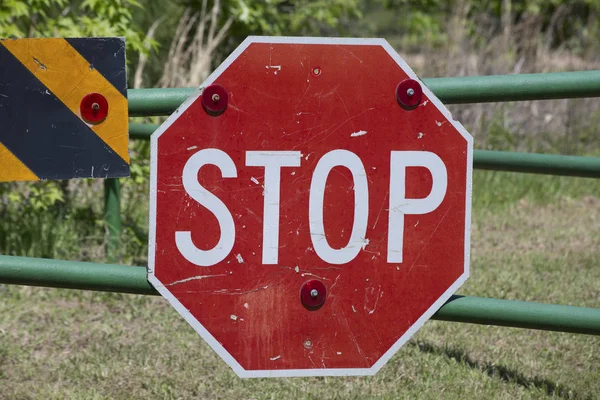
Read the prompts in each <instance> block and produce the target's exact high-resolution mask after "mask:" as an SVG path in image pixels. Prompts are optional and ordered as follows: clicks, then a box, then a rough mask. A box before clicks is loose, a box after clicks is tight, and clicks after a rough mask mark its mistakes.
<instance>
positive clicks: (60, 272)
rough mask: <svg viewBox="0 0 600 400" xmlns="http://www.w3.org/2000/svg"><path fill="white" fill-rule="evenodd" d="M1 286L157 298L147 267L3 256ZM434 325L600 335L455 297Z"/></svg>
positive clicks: (536, 311)
mask: <svg viewBox="0 0 600 400" xmlns="http://www.w3.org/2000/svg"><path fill="white" fill-rule="evenodd" d="M0 283H8V284H15V285H30V286H45V287H59V288H69V289H86V290H99V291H107V292H124V293H137V294H152V295H156V294H157V293H156V292H155V291H154V289H153V288H152V286H150V284H149V283H148V281H147V280H146V268H143V267H130V266H122V265H114V264H95V263H86V262H79V261H60V260H48V259H42V258H27V257H12V256H2V255H0ZM433 319H438V320H443V321H457V322H468V323H474V324H484V325H500V326H512V327H517V328H528V329H542V330H550V331H561V332H573V333H584V334H591V335H600V308H584V307H573V306H563V305H555V304H543V303H533V302H526V301H515V300H500V299H489V298H483V297H470V296H452V298H451V299H450V300H449V301H448V302H446V304H444V305H443V306H442V308H440V309H439V310H438V312H437V313H436V314H435V315H434V316H433Z"/></svg>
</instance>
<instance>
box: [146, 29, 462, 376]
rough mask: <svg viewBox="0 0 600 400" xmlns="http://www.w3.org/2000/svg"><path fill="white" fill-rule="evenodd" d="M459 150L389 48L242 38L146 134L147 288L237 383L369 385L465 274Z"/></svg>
mask: <svg viewBox="0 0 600 400" xmlns="http://www.w3.org/2000/svg"><path fill="white" fill-rule="evenodd" d="M472 152H473V151H472V138H471V136H470V135H469V134H468V132H466V130H465V129H464V128H463V127H462V126H461V125H460V124H459V123H458V122H456V121H454V120H453V119H452V116H451V115H450V113H449V112H448V110H447V109H446V108H445V107H444V106H443V105H442V104H441V102H440V101H439V100H438V99H437V98H436V97H435V96H434V95H433V94H432V93H431V92H430V91H429V90H428V89H427V87H426V86H425V85H424V84H423V83H422V82H421V81H420V80H419V79H418V78H417V76H416V75H415V74H414V72H413V71H412V70H411V69H410V68H409V67H408V66H407V65H406V63H405V62H404V61H403V60H402V59H401V58H400V56H398V54H396V53H395V52H394V50H393V49H392V48H391V46H390V45H389V44H388V43H387V42H386V41H385V40H381V39H368V40H362V39H324V38H272V37H250V38H248V39H247V40H246V41H244V42H243V43H242V44H241V45H240V46H239V47H238V48H237V49H236V50H235V51H234V53H233V54H232V55H231V56H230V57H229V58H227V60H226V61H225V62H224V63H223V64H222V65H221V66H220V67H219V68H218V69H217V70H216V71H215V72H214V73H213V74H212V75H211V76H210V77H209V78H208V79H207V80H206V82H204V84H203V85H202V87H201V88H200V89H199V90H198V91H197V92H196V94H195V95H193V96H191V97H190V98H189V99H188V100H187V101H186V102H185V103H184V104H183V105H182V106H181V107H180V108H179V109H178V110H177V111H176V112H175V113H174V114H173V115H172V116H171V117H170V118H169V119H168V120H167V121H166V122H165V123H164V124H163V125H162V126H161V127H160V129H159V130H158V131H157V132H156V133H155V134H154V135H153V136H152V173H151V195H150V197H151V204H150V249H149V267H148V279H149V280H150V282H151V283H152V284H153V285H154V287H155V288H156V289H157V290H158V291H159V292H160V293H161V294H162V295H163V296H164V297H165V298H166V299H167V300H168V301H169V303H171V305H173V306H174V307H175V309H176V310H177V311H178V312H179V313H180V314H181V315H182V316H183V317H184V318H185V319H186V320H187V321H188V322H189V323H190V324H191V325H192V326H193V327H194V329H195V330H196V331H197V332H198V333H199V334H200V335H201V336H202V337H203V338H204V339H205V340H206V341H207V342H208V344H209V345H210V346H212V348H213V349H214V350H215V351H216V352H217V353H218V354H219V355H220V356H221V357H222V358H223V359H224V360H225V361H226V362H227V363H228V364H229V365H230V366H231V367H232V368H233V370H234V371H235V372H236V373H237V374H238V375H239V376H241V377H265V376H309V375H370V374H374V373H375V372H376V371H377V370H379V369H380V368H381V367H382V366H383V365H384V364H385V362H386V361H387V360H389V359H390V357H391V356H392V355H393V354H394V353H395V352H396V351H397V350H398V348H399V347H400V346H401V345H402V344H403V343H405V342H406V341H407V340H408V339H409V337H410V336H411V335H412V334H414V333H415V332H416V330H417V329H418V328H419V327H420V326H422V325H423V323H424V322H425V321H426V320H427V319H428V318H429V317H431V315H432V314H433V313H435V311H437V310H438V309H439V307H441V306H442V304H443V303H444V302H445V301H446V300H448V298H449V297H450V296H451V295H452V294H453V293H454V292H455V291H456V290H457V289H458V288H459V287H460V285H461V284H462V283H463V282H465V280H466V279H467V277H468V274H469V233H470V205H471V171H472Z"/></svg>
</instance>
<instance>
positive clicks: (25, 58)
mask: <svg viewBox="0 0 600 400" xmlns="http://www.w3.org/2000/svg"><path fill="white" fill-rule="evenodd" d="M127 118H128V116H127V78H126V70H125V40H124V39H123V38H76V39H54V38H52V39H4V40H0V181H19V180H38V179H69V178H107V177H122V176H128V175H129V153H128V126H127Z"/></svg>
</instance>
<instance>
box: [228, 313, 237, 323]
mask: <svg viewBox="0 0 600 400" xmlns="http://www.w3.org/2000/svg"><path fill="white" fill-rule="evenodd" d="M229 318H231V320H232V321H237V319H238V317H237V315H233V314H231V316H230V317H229Z"/></svg>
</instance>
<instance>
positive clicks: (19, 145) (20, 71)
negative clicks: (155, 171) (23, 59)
mask: <svg viewBox="0 0 600 400" xmlns="http://www.w3.org/2000/svg"><path fill="white" fill-rule="evenodd" d="M0 142H1V143H2V144H4V146H6V147H7V148H8V149H9V150H10V151H11V152H12V153H13V154H14V155H15V156H16V157H17V158H19V160H21V161H22V162H23V163H24V164H25V165H26V166H27V167H29V169H31V171H33V173H34V174H36V175H37V176H38V177H40V178H41V179H69V178H105V177H122V176H128V175H129V165H127V163H126V162H125V161H124V160H123V159H122V158H121V157H119V155H118V154H116V153H115V152H114V151H113V150H112V149H111V148H110V147H109V146H108V145H107V144H106V143H104V142H103V141H102V139H100V138H99V137H98V136H97V135H96V134H95V133H94V132H93V131H92V130H91V129H90V128H89V127H88V126H87V125H86V124H85V123H84V122H83V121H82V120H81V119H79V117H77V116H76V115H75V114H73V113H72V112H71V110H69V109H68V108H67V106H65V105H64V104H63V103H62V102H61V101H60V100H59V99H57V98H56V96H54V94H52V93H51V92H50V91H49V90H48V89H47V88H46V86H44V85H43V84H42V83H41V82H40V81H39V80H38V79H37V78H36V77H35V76H34V75H33V74H32V73H31V72H29V70H28V69H27V68H26V67H25V66H24V65H22V64H21V63H20V62H19V60H18V59H17V58H15V57H14V56H13V55H12V54H11V53H10V52H9V51H8V50H7V49H6V47H4V46H2V44H0Z"/></svg>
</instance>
